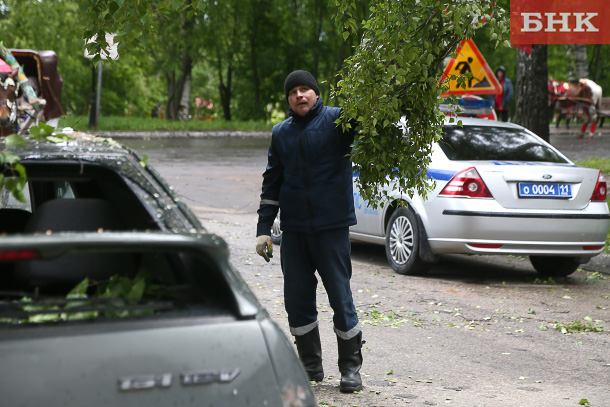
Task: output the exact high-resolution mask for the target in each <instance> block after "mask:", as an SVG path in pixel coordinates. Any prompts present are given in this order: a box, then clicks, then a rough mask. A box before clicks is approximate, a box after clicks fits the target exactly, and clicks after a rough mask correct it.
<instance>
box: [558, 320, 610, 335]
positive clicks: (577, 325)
mask: <svg viewBox="0 0 610 407" xmlns="http://www.w3.org/2000/svg"><path fill="white" fill-rule="evenodd" d="M600 322H601V321H598V320H595V321H593V319H592V318H591V317H585V318H584V322H581V321H574V322H569V323H562V322H557V323H556V324H554V328H555V330H556V331H561V333H562V334H571V333H584V332H604V327H603V326H602V325H600V324H599V323H600Z"/></svg>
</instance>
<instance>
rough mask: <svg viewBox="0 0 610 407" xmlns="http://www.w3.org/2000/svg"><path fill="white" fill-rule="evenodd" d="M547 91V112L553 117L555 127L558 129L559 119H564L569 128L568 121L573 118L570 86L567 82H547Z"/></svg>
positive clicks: (550, 80) (552, 80)
mask: <svg viewBox="0 0 610 407" xmlns="http://www.w3.org/2000/svg"><path fill="white" fill-rule="evenodd" d="M547 86H548V91H549V111H550V114H551V115H553V116H555V127H559V123H560V122H561V119H563V118H565V119H566V127H567V128H569V127H570V119H571V118H572V117H573V116H574V114H575V111H574V107H575V105H574V102H573V101H572V100H573V96H574V95H573V94H572V92H570V84H569V83H568V82H561V81H556V80H554V79H548V80H547Z"/></svg>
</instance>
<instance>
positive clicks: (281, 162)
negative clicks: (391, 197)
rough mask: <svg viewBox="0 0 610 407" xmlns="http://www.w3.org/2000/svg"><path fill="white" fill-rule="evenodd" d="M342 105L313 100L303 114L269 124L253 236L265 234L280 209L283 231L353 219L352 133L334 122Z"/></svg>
mask: <svg viewBox="0 0 610 407" xmlns="http://www.w3.org/2000/svg"><path fill="white" fill-rule="evenodd" d="M340 112H341V109H340V108H338V107H328V106H324V103H323V102H322V99H320V98H319V99H318V101H317V103H316V104H315V106H314V107H313V108H312V109H311V110H310V111H309V113H308V114H307V115H306V116H305V117H301V116H298V115H297V114H295V113H293V112H292V111H291V112H290V113H291V115H292V117H289V118H288V119H286V120H284V121H283V122H281V123H278V124H276V125H275V126H274V127H273V134H272V140H271V146H270V147H269V153H268V156H267V168H266V170H265V172H264V173H263V187H262V193H261V205H260V207H259V210H258V215H259V218H258V225H257V233H256V235H257V236H260V235H269V233H270V229H271V226H272V224H273V221H274V219H275V216H276V215H277V210H278V205H279V209H281V215H280V218H281V226H282V231H290V232H312V233H315V232H318V231H322V230H328V229H334V228H339V227H345V226H351V225H355V224H356V214H355V212H354V196H353V188H352V174H353V172H352V162H351V159H350V157H349V152H350V150H351V147H350V146H351V143H352V142H353V139H354V136H353V133H351V132H349V133H344V132H342V131H341V127H340V126H339V127H338V126H337V125H336V124H335V120H337V119H338V118H339V114H340Z"/></svg>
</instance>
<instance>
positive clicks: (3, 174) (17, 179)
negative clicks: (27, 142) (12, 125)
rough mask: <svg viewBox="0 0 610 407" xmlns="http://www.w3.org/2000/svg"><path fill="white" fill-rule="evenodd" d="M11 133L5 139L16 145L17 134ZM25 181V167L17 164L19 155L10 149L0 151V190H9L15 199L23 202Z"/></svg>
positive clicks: (17, 141)
mask: <svg viewBox="0 0 610 407" xmlns="http://www.w3.org/2000/svg"><path fill="white" fill-rule="evenodd" d="M13 136H16V135H11V136H8V137H7V140H6V141H5V142H6V143H7V145H8V143H11V145H16V144H18V143H19V139H18V137H19V136H16V137H13ZM26 182H27V175H26V171H25V167H24V166H23V165H21V164H19V157H18V156H17V155H15V154H14V153H12V152H10V151H6V150H3V151H0V190H2V189H3V188H4V189H6V190H7V191H9V192H10V193H11V194H12V195H13V197H15V199H17V200H18V201H20V202H25V195H24V194H23V188H25V183H26Z"/></svg>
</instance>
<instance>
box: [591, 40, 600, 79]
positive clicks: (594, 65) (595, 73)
mask: <svg viewBox="0 0 610 407" xmlns="http://www.w3.org/2000/svg"><path fill="white" fill-rule="evenodd" d="M601 50H602V46H601V44H595V45H594V46H593V58H592V60H591V67H590V68H589V79H591V80H592V81H593V82H597V78H598V77H599V64H600V62H601V58H600V54H601Z"/></svg>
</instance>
